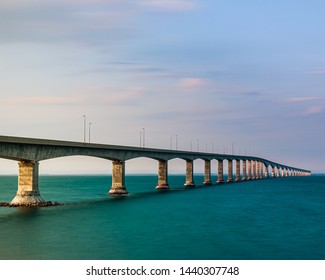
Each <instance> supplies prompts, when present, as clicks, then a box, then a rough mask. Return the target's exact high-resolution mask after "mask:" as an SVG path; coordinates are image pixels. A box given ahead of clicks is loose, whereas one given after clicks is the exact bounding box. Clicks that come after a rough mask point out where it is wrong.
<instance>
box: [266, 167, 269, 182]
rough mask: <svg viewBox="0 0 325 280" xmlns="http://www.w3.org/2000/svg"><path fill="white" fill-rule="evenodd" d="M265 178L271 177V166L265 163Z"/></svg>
mask: <svg viewBox="0 0 325 280" xmlns="http://www.w3.org/2000/svg"><path fill="white" fill-rule="evenodd" d="M265 178H266V179H268V178H269V166H268V165H265Z"/></svg>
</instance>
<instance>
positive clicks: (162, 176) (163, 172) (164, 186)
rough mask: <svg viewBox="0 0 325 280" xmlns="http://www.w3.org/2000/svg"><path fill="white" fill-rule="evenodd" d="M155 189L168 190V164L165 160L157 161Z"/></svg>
mask: <svg viewBox="0 0 325 280" xmlns="http://www.w3.org/2000/svg"><path fill="white" fill-rule="evenodd" d="M156 189H157V190H169V185H168V164H167V161H166V160H159V162H158V185H157V187H156Z"/></svg>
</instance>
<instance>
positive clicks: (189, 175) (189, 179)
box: [184, 160, 195, 187]
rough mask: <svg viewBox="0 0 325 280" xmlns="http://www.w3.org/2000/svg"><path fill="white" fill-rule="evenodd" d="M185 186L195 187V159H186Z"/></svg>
mask: <svg viewBox="0 0 325 280" xmlns="http://www.w3.org/2000/svg"><path fill="white" fill-rule="evenodd" d="M184 186H185V187H194V186H195V184H194V180H193V160H187V161H186V181H185V184H184Z"/></svg>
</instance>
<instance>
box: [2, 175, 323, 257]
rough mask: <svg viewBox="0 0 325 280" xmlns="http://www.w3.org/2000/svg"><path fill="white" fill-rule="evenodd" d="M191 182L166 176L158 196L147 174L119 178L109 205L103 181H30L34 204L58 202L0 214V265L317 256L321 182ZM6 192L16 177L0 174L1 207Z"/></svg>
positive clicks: (306, 179)
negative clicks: (35, 184) (37, 198)
mask: <svg viewBox="0 0 325 280" xmlns="http://www.w3.org/2000/svg"><path fill="white" fill-rule="evenodd" d="M212 179H213V182H216V179H217V178H215V177H212ZM194 181H195V183H196V187H194V188H190V189H186V188H184V186H183V184H184V182H185V176H184V175H169V185H170V188H171V190H170V191H164V192H161V191H157V190H155V187H156V185H157V175H127V176H126V187H127V190H128V191H129V195H128V196H126V197H119V198H116V197H110V196H109V195H107V192H108V191H109V188H110V185H111V176H104V175H103V176H99V175H96V176H95V175H93V176H86V175H84V176H72V175H71V176H40V178H39V188H40V192H41V195H42V196H43V198H44V199H45V200H46V201H52V202H55V201H58V202H60V203H63V204H64V205H62V206H57V207H44V208H7V207H1V208H0V259H2V260H16V259H22V260H24V259H30V260H43V259H44V260H324V259H325V176H316V175H313V176H309V177H289V178H275V179H268V180H266V179H264V180H256V181H248V182H240V183H224V184H220V185H219V184H213V185H212V186H203V183H202V182H203V175H196V176H195V177H194ZM16 191H17V176H0V201H1V202H2V201H6V202H9V201H11V199H12V198H13V197H14V196H15V193H16Z"/></svg>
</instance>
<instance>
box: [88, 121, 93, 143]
mask: <svg viewBox="0 0 325 280" xmlns="http://www.w3.org/2000/svg"><path fill="white" fill-rule="evenodd" d="M91 125H92V123H91V122H90V123H89V129H88V132H89V143H90V126H91Z"/></svg>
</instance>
